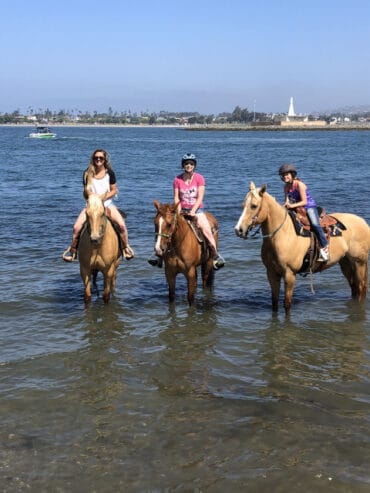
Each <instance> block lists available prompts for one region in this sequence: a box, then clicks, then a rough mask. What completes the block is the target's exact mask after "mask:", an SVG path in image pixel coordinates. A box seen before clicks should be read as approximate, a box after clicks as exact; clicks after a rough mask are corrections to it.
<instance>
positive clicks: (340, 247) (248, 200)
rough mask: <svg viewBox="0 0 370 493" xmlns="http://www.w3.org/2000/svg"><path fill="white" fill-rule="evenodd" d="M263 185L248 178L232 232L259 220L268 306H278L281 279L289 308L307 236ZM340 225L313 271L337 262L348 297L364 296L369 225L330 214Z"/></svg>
mask: <svg viewBox="0 0 370 493" xmlns="http://www.w3.org/2000/svg"><path fill="white" fill-rule="evenodd" d="M266 188H267V187H266V185H263V186H262V187H261V188H256V187H255V185H254V183H253V182H251V183H250V186H249V192H248V193H247V195H246V197H245V200H244V202H243V212H242V214H241V216H240V218H239V221H238V222H237V224H236V226H235V233H236V234H237V235H238V236H240V237H241V238H246V237H247V236H248V233H249V231H250V230H251V229H252V228H253V227H254V226H256V225H258V224H260V225H261V229H262V238H263V242H262V249H261V256H262V261H263V263H264V265H265V267H266V270H267V277H268V280H269V283H270V287H271V295H272V309H273V310H274V311H277V310H278V300H279V292H280V281H281V278H283V279H284V284H285V298H284V306H285V310H286V312H288V311H289V310H290V307H291V303H292V297H293V290H294V284H295V277H296V273H297V272H299V271H300V269H301V267H302V264H303V259H304V257H305V256H306V253H307V251H308V249H309V248H310V242H311V240H310V238H307V237H302V236H297V234H296V232H295V228H294V225H293V221H292V220H291V219H290V217H288V214H287V209H286V208H285V207H283V206H282V205H280V204H278V203H277V202H276V200H275V199H274V198H273V197H272V196H271V195H269V194H268V193H267V192H266ZM332 215H333V216H334V217H335V218H336V219H337V220H338V221H340V222H341V223H342V224H343V225H344V226H345V228H346V229H345V230H344V231H342V234H341V235H340V236H334V237H331V238H330V247H329V249H330V260H329V261H328V262H325V263H324V264H323V263H318V262H316V263H315V264H314V271H317V270H323V269H328V268H329V267H332V266H333V265H334V264H336V263H338V262H339V265H340V267H341V270H342V273H343V274H344V276H345V277H346V278H347V280H348V282H349V285H350V287H351V290H352V298H355V299H357V300H359V301H361V300H362V299H364V298H365V297H366V293H367V286H368V254H369V249H370V228H369V226H368V225H367V223H366V221H364V219H362V218H361V217H358V216H355V215H354V214H345V213H333V214H332Z"/></svg>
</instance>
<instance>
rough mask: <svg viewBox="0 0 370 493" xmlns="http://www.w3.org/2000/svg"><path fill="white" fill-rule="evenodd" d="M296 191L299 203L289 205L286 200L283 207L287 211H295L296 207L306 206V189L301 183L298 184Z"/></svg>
mask: <svg viewBox="0 0 370 493" xmlns="http://www.w3.org/2000/svg"><path fill="white" fill-rule="evenodd" d="M298 190H299V195H300V197H301V200H300V202H295V203H294V204H290V203H289V202H288V201H287V200H286V201H285V207H286V208H287V209H296V208H297V207H304V206H305V205H306V204H307V194H306V190H307V187H306V185H305V184H304V183H302V182H301V181H299V182H298Z"/></svg>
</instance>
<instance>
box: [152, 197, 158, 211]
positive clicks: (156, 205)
mask: <svg viewBox="0 0 370 493" xmlns="http://www.w3.org/2000/svg"><path fill="white" fill-rule="evenodd" d="M153 204H154V205H155V208H156V209H157V210H158V209H159V202H158V200H157V199H154V202H153Z"/></svg>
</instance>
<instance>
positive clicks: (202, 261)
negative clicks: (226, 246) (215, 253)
mask: <svg viewBox="0 0 370 493" xmlns="http://www.w3.org/2000/svg"><path fill="white" fill-rule="evenodd" d="M154 205H155V207H156V209H157V213H156V216H155V218H154V226H155V236H156V242H155V252H156V254H157V255H158V257H159V258H163V261H164V266H165V275H166V280H167V284H168V297H169V301H170V302H173V301H175V289H176V276H177V274H179V273H181V274H183V275H184V276H185V277H186V281H187V288H188V292H187V299H188V303H189V306H190V305H192V304H193V303H194V298H195V291H196V287H197V267H198V266H201V273H202V281H203V288H206V287H208V288H212V286H213V281H214V270H213V259H212V256H211V255H210V252H209V249H208V248H204V247H203V246H202V243H204V242H205V240H204V239H203V241H202V242H200V241H199V239H198V238H197V236H196V234H195V233H194V231H193V230H192V228H191V226H190V225H189V223H188V221H187V219H185V217H184V215H183V214H179V213H178V205H179V204H161V203H159V202H158V201H157V200H155V201H154ZM205 214H206V215H207V219H208V221H209V222H210V225H211V228H212V231H213V234H214V237H215V241H216V246H217V243H218V223H217V220H216V218H215V217H214V216H213V215H212V214H211V213H209V212H206V213H205Z"/></svg>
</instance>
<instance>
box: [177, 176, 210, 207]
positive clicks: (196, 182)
mask: <svg viewBox="0 0 370 493" xmlns="http://www.w3.org/2000/svg"><path fill="white" fill-rule="evenodd" d="M205 185H206V182H205V180H204V178H203V176H202V175H200V174H199V173H194V174H193V178H192V180H191V183H189V184H188V183H186V182H185V181H184V178H183V176H182V174H181V175H178V176H176V178H175V179H174V181H173V188H174V190H176V189H177V190H178V191H179V197H180V201H181V207H182V209H191V208H192V207H193V205H194V204H195V202H196V200H197V198H198V188H199V187H201V186H203V187H204V186H205ZM203 207H204V205H203V203H202V204H200V206H199V208H203Z"/></svg>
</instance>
